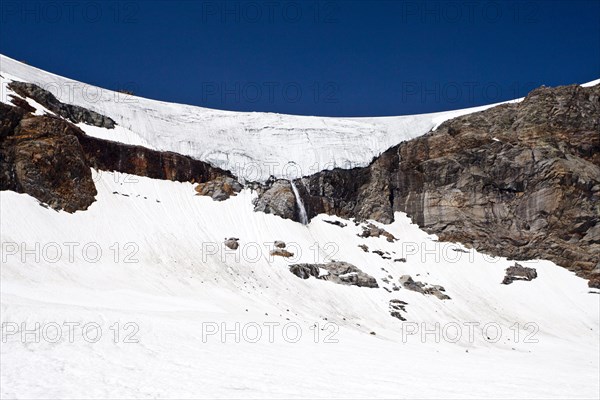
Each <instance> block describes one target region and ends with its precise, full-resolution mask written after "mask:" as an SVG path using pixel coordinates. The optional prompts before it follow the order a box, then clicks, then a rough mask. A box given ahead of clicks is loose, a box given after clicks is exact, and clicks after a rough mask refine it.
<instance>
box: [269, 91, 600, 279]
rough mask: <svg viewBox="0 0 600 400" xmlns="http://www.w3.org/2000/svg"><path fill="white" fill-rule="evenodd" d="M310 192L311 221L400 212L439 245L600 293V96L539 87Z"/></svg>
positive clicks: (321, 178)
mask: <svg viewBox="0 0 600 400" xmlns="http://www.w3.org/2000/svg"><path fill="white" fill-rule="evenodd" d="M302 183H303V184H302V185H301V186H299V192H300V195H301V196H302V199H303V201H304V204H305V207H306V210H307V214H308V216H309V218H312V217H313V216H315V215H316V214H319V213H328V214H335V215H338V216H341V217H344V218H356V219H357V220H365V219H374V220H377V221H379V222H383V223H389V222H391V221H392V220H393V213H394V211H403V212H406V213H407V214H408V215H409V216H410V217H411V218H412V219H413V221H414V222H415V223H417V224H418V225H419V226H420V227H421V228H422V229H424V230H426V231H427V232H429V233H435V234H437V235H438V236H439V239H440V240H442V241H452V242H461V243H464V244H466V245H468V246H470V247H473V248H475V249H477V250H479V251H483V252H486V253H489V254H492V255H496V256H505V257H510V258H513V259H536V258H543V259H549V260H551V261H554V262H555V263H557V264H558V265H561V266H563V267H566V268H568V269H570V270H571V271H574V272H576V273H577V274H578V275H579V276H581V277H584V278H587V279H589V284H590V286H592V287H596V288H598V287H600V260H599V254H600V217H599V214H600V210H599V209H598V204H600V85H596V86H594V87H580V86H577V85H572V86H562V87H557V88H546V87H542V88H538V89H536V90H534V91H532V92H531V93H530V94H529V95H528V96H527V97H526V98H525V99H524V100H523V101H522V102H519V103H510V104H503V105H499V106H497V107H493V108H490V109H488V110H485V111H481V112H478V113H473V114H468V115H465V116H461V117H458V118H455V119H452V120H449V121H446V122H445V123H443V124H442V125H441V126H440V127H439V128H438V129H437V130H435V131H433V132H430V133H428V134H426V135H424V136H421V137H418V138H416V139H413V140H410V141H407V142H404V143H401V144H400V145H398V146H394V147H392V148H390V149H389V150H387V151H386V152H384V153H383V154H381V155H380V156H379V157H377V158H376V159H375V160H374V161H373V162H372V163H371V165H369V166H368V167H365V168H354V169H351V170H341V169H334V170H328V171H322V172H319V173H317V174H314V175H311V176H309V177H305V178H302ZM274 200H276V199H274ZM267 208H268V205H263V209H267ZM279 215H281V214H279ZM290 215H291V214H290V213H288V214H287V216H286V217H287V218H289V217H290Z"/></svg>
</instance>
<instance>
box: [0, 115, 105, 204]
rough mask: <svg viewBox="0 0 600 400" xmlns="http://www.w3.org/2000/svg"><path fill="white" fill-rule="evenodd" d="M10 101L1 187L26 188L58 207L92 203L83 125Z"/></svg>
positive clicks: (1, 148) (0, 153)
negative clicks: (30, 111) (19, 107)
mask: <svg viewBox="0 0 600 400" xmlns="http://www.w3.org/2000/svg"><path fill="white" fill-rule="evenodd" d="M7 107H10V106H5V105H0V118H1V120H2V128H1V129H2V139H1V142H0V158H1V161H0V168H1V172H0V175H1V178H0V189H1V190H13V191H15V192H18V193H27V194H29V195H31V196H33V197H35V198H36V199H38V200H39V201H41V202H42V203H45V204H48V205H49V206H50V207H52V208H54V209H56V210H65V211H67V212H74V211H77V210H85V209H87V208H88V207H89V206H90V205H91V204H92V203H93V202H94V200H95V196H96V187H95V185H94V182H93V180H92V173H91V170H90V168H89V167H88V165H87V164H86V160H85V154H84V151H83V149H82V147H81V145H80V144H79V141H78V140H77V134H78V132H77V130H78V129H77V128H76V127H75V126H73V125H71V124H69V123H67V122H65V121H64V120H62V119H59V118H53V117H34V116H32V115H31V114H24V113H19V112H18V111H17V110H16V109H12V107H10V108H7Z"/></svg>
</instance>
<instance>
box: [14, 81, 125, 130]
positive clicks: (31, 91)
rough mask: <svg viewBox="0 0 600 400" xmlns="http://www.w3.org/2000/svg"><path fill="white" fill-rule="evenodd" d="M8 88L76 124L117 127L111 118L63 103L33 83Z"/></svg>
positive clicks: (19, 83) (17, 84) (22, 83)
mask: <svg viewBox="0 0 600 400" xmlns="http://www.w3.org/2000/svg"><path fill="white" fill-rule="evenodd" d="M8 88H9V89H11V90H12V91H14V92H15V93H17V94H18V95H20V96H22V97H29V98H32V99H33V100H35V101H37V102H38V103H40V104H41V105H43V106H44V107H46V108H47V109H48V110H50V111H52V112H53V113H55V114H57V115H59V116H61V117H63V118H66V119H68V120H69V121H71V122H73V123H74V124H78V123H80V122H83V123H84V124H88V125H93V126H99V127H101V128H108V129H113V128H114V127H115V125H116V123H115V121H113V120H112V119H111V118H109V117H107V116H104V115H102V114H98V113H97V112H95V111H91V110H88V109H87V108H83V107H79V106H75V105H72V104H66V103H62V102H61V101H59V100H58V99H57V98H56V97H54V95H53V94H52V93H50V92H49V91H47V90H45V89H42V88H41V87H39V86H38V85H35V84H33V83H26V82H11V83H9V84H8ZM13 102H14V101H13Z"/></svg>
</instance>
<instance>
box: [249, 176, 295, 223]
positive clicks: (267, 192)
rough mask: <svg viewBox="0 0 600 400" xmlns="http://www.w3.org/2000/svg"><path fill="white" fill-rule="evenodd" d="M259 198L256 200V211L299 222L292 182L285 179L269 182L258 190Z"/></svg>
mask: <svg viewBox="0 0 600 400" xmlns="http://www.w3.org/2000/svg"><path fill="white" fill-rule="evenodd" d="M258 192H259V197H257V198H256V199H255V200H254V211H262V212H264V213H268V214H275V215H279V216H280V217H282V218H287V219H293V220H296V221H298V220H299V219H298V218H299V217H298V215H299V211H298V210H297V209H296V208H297V207H296V197H295V196H294V192H293V191H292V186H291V185H290V182H289V181H287V180H285V179H278V180H273V181H269V182H267V183H266V185H264V186H260V187H259V188H258Z"/></svg>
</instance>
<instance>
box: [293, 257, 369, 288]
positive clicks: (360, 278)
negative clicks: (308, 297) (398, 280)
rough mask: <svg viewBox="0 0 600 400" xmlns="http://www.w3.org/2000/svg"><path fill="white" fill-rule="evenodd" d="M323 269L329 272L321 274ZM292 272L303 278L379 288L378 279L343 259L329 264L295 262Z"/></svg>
mask: <svg viewBox="0 0 600 400" xmlns="http://www.w3.org/2000/svg"><path fill="white" fill-rule="evenodd" d="M321 269H323V270H325V271H327V274H321ZM290 272H291V273H293V274H294V275H296V276H297V277H299V278H302V279H308V278H309V277H311V276H312V277H315V278H317V279H323V280H327V281H331V282H334V283H338V284H343V285H353V286H362V287H369V288H378V287H379V285H378V284H377V280H376V279H375V278H373V277H372V276H371V275H368V274H366V273H364V272H363V271H361V270H360V269H359V268H357V267H355V266H354V265H352V264H350V263H347V262H343V261H332V262H329V263H327V264H294V265H290Z"/></svg>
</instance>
